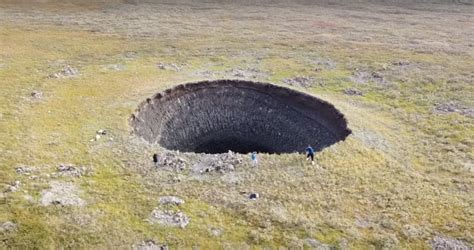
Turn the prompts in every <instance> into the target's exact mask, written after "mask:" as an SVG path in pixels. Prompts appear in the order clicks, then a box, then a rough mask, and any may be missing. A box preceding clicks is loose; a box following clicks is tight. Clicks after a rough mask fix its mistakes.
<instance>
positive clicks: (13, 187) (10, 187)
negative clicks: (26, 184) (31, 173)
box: [6, 181, 21, 193]
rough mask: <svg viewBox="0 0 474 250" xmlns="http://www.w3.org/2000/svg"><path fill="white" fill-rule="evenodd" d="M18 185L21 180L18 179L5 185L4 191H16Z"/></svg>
mask: <svg viewBox="0 0 474 250" xmlns="http://www.w3.org/2000/svg"><path fill="white" fill-rule="evenodd" d="M20 187H21V182H20V181H15V182H13V183H11V184H8V185H7V188H6V192H11V193H13V192H16V191H18V190H20Z"/></svg>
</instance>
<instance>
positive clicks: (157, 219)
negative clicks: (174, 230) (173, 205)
mask: <svg viewBox="0 0 474 250" xmlns="http://www.w3.org/2000/svg"><path fill="white" fill-rule="evenodd" d="M148 221H149V222H150V223H151V224H157V223H158V224H161V225H163V226H170V227H181V228H185V227H186V226H187V225H188V224H189V218H188V217H187V216H186V215H185V214H184V213H183V212H173V211H170V210H160V209H159V208H155V209H154V210H153V211H152V212H151V214H150V217H149V218H148Z"/></svg>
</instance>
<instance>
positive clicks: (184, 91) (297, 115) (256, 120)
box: [130, 80, 351, 154]
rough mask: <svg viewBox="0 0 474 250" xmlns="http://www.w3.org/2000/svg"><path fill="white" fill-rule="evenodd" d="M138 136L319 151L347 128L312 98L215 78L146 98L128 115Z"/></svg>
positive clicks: (183, 146)
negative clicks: (311, 147)
mask: <svg viewBox="0 0 474 250" xmlns="http://www.w3.org/2000/svg"><path fill="white" fill-rule="evenodd" d="M130 124H131V126H132V127H133V131H134V132H135V134H137V135H138V136H141V137H142V138H144V139H145V140H147V141H149V142H151V143H159V144H160V145H161V146H163V147H165V148H167V149H170V150H180V151H184V152H197V153H198V152H199V153H226V152H228V151H229V150H231V151H234V152H239V153H244V154H245V153H251V152H254V151H255V152H262V153H295V152H300V151H301V149H302V148H305V147H307V145H312V146H313V147H314V148H315V149H316V150H318V151H320V150H322V149H323V148H325V147H328V146H331V145H332V144H334V143H337V142H339V141H342V140H344V139H345V138H346V137H347V136H348V135H349V134H350V133H351V131H350V129H348V128H347V122H346V120H345V119H344V115H343V114H341V112H339V111H338V110H337V109H336V108H334V106H332V105H331V104H330V103H327V102H325V101H323V100H320V99H318V98H316V97H313V96H310V95H305V94H304V93H300V92H297V91H294V90H292V89H289V88H283V87H279V86H276V85H273V84H268V83H257V82H250V81H239V80H218V81H204V82H198V83H188V84H184V85H178V86H176V87H174V88H173V89H168V90H166V91H164V92H161V93H158V94H156V95H154V96H153V97H152V98H147V100H146V101H144V102H143V103H142V104H141V105H140V106H139V108H138V110H137V111H136V112H135V113H134V114H133V115H132V117H131V122H130Z"/></svg>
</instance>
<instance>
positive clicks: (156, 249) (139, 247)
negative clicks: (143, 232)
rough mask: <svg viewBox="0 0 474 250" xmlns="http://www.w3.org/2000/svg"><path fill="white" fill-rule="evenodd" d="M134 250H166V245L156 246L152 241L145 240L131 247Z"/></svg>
mask: <svg viewBox="0 0 474 250" xmlns="http://www.w3.org/2000/svg"><path fill="white" fill-rule="evenodd" d="M132 249H134V250H168V249H169V248H168V246H167V245H162V244H157V243H156V242H155V241H154V240H145V241H142V242H140V243H138V244H136V245H133V246H132Z"/></svg>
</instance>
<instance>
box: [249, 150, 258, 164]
mask: <svg viewBox="0 0 474 250" xmlns="http://www.w3.org/2000/svg"><path fill="white" fill-rule="evenodd" d="M250 159H251V160H252V165H253V166H254V167H255V166H257V163H258V159H257V152H252V154H251V155H250Z"/></svg>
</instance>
